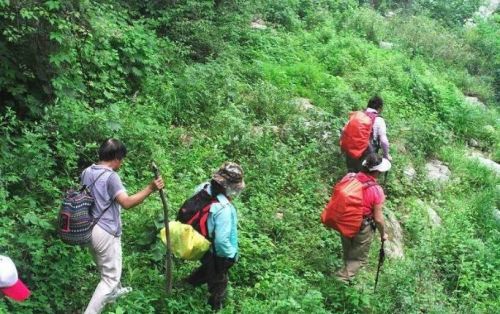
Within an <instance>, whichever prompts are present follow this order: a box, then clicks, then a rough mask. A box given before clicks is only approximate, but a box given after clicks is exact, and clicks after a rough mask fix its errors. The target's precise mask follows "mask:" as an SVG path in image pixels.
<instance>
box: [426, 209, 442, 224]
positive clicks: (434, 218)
mask: <svg viewBox="0 0 500 314" xmlns="http://www.w3.org/2000/svg"><path fill="white" fill-rule="evenodd" d="M426 209H427V215H429V221H430V223H431V226H432V227H440V226H441V217H439V215H438V213H436V211H435V210H434V209H433V208H432V207H430V206H427V207H426Z"/></svg>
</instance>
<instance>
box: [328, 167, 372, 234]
mask: <svg viewBox="0 0 500 314" xmlns="http://www.w3.org/2000/svg"><path fill="white" fill-rule="evenodd" d="M373 185H377V182H375V181H373V180H366V181H364V182H362V181H361V180H360V179H359V176H358V175H357V174H356V173H349V174H348V175H346V176H345V177H344V178H342V180H340V182H339V183H337V184H336V185H335V186H334V188H333V194H332V197H331V198H330V201H329V202H328V204H327V205H326V207H325V209H323V212H322V213H321V222H322V223H323V224H324V225H325V226H327V227H330V228H333V229H335V230H337V231H338V232H340V233H341V234H342V235H343V236H345V237H348V238H352V237H354V236H355V235H356V234H357V233H358V232H359V229H360V228H361V223H362V221H363V191H364V190H365V189H366V188H368V187H370V186H373Z"/></svg>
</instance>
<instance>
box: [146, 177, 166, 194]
mask: <svg viewBox="0 0 500 314" xmlns="http://www.w3.org/2000/svg"><path fill="white" fill-rule="evenodd" d="M149 187H150V188H151V190H152V191H156V190H161V189H163V187H165V183H164V182H163V179H162V178H161V177H159V178H158V179H155V180H153V181H151V183H150V184H149Z"/></svg>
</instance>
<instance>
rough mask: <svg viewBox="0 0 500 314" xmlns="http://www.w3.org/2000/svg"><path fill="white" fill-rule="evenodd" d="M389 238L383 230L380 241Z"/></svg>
mask: <svg viewBox="0 0 500 314" xmlns="http://www.w3.org/2000/svg"><path fill="white" fill-rule="evenodd" d="M388 239H389V236H388V235H387V233H385V232H384V234H383V235H382V241H386V240H388Z"/></svg>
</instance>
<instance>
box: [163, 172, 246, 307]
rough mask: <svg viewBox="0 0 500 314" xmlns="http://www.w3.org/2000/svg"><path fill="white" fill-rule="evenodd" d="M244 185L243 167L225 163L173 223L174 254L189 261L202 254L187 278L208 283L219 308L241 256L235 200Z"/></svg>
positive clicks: (213, 303) (190, 281)
mask: <svg viewBox="0 0 500 314" xmlns="http://www.w3.org/2000/svg"><path fill="white" fill-rule="evenodd" d="M244 188H245V182H244V181H243V169H242V168H241V166H240V165H238V164H236V163H234V162H225V163H224V164H223V165H222V166H221V167H220V168H219V170H217V171H216V172H215V173H214V174H213V175H212V178H211V180H210V181H209V182H206V183H203V184H201V185H199V186H198V187H197V189H196V192H195V194H194V195H193V196H192V197H191V198H189V199H188V200H187V201H186V202H184V204H183V205H182V206H181V209H180V210H179V213H178V215H177V220H178V221H176V222H171V223H170V224H169V228H170V237H171V238H170V240H171V243H172V251H173V252H174V254H175V255H176V256H178V257H180V258H185V259H189V260H192V259H197V258H198V257H199V256H200V257H201V266H200V267H199V268H197V269H196V270H195V271H194V272H193V273H192V274H191V275H190V276H189V277H188V278H186V279H184V280H183V281H184V282H186V283H188V284H190V285H192V286H194V287H197V286H200V285H202V284H205V283H206V284H207V285H208V291H209V293H210V296H209V299H208V304H209V305H210V306H211V307H212V309H213V310H215V311H218V310H220V309H221V308H222V305H223V302H224V299H225V295H226V289H227V284H228V279H229V278H228V277H229V276H228V274H229V269H230V268H231V267H232V266H233V264H234V263H235V262H236V261H237V259H238V230H237V224H238V216H237V212H236V208H235V207H234V205H233V203H232V199H233V198H234V197H236V196H238V195H239V193H240V192H241V191H242V190H243V189H244ZM164 234H165V231H164V230H163V231H162V239H163V240H164V241H165V235H164ZM200 237H201V238H203V239H204V240H206V242H205V241H202V240H201V239H200ZM210 241H211V242H212V243H210ZM183 256H185V257H183Z"/></svg>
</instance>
